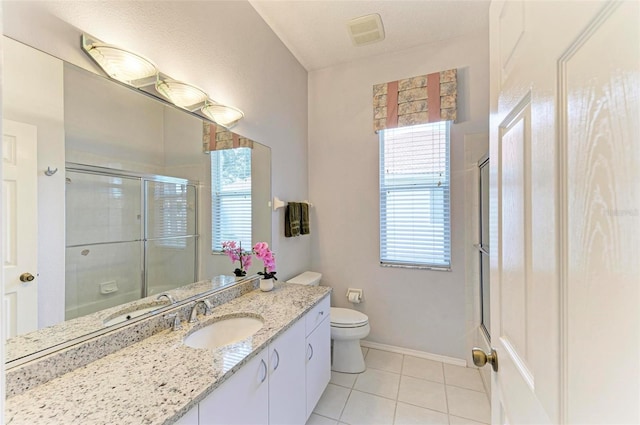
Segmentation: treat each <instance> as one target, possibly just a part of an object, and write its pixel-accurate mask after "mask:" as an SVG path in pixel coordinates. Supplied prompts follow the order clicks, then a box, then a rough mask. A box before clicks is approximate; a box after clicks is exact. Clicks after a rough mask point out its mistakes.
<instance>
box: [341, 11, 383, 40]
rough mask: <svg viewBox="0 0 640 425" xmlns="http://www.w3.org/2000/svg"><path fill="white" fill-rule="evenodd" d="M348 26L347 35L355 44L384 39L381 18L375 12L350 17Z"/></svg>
mask: <svg viewBox="0 0 640 425" xmlns="http://www.w3.org/2000/svg"><path fill="white" fill-rule="evenodd" d="M348 26H349V35H350V36H351V40H352V41H353V44H355V45H356V46H363V45H365V44H370V43H375V42H377V41H382V40H384V27H383V26H382V18H380V15H378V14H377V13H373V14H371V15H367V16H361V17H359V18H355V19H351V20H350V21H349V22H348Z"/></svg>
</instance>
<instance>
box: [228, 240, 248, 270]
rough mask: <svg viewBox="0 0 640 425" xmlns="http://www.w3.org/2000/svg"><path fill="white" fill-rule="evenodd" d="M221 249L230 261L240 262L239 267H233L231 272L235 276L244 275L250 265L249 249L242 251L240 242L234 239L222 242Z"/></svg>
mask: <svg viewBox="0 0 640 425" xmlns="http://www.w3.org/2000/svg"><path fill="white" fill-rule="evenodd" d="M222 251H223V252H224V253H225V254H227V256H228V257H229V259H231V262H232V263H235V262H236V261H239V262H240V267H239V268H237V269H235V270H234V271H233V273H234V274H235V275H236V277H242V276H246V274H247V270H246V269H248V268H249V267H251V254H252V252H251V251H243V249H242V242H238V243H236V241H225V242H222Z"/></svg>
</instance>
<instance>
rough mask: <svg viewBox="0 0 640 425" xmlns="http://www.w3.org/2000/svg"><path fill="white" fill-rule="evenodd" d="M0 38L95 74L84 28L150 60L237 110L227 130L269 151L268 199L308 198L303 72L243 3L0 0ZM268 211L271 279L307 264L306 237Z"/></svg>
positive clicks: (305, 105)
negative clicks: (288, 230) (274, 264)
mask: <svg viewBox="0 0 640 425" xmlns="http://www.w3.org/2000/svg"><path fill="white" fill-rule="evenodd" d="M3 8H4V18H3V22H4V33H5V34H6V35H8V36H10V37H12V38H15V39H17V40H19V41H22V42H24V43H26V44H29V45H31V46H34V47H36V48H38V49H41V50H44V51H46V52H48V53H51V54H52V55H54V56H57V57H59V58H62V59H64V60H66V61H68V62H71V63H74V64H76V65H78V66H81V67H84V68H87V69H90V70H93V71H94V72H98V71H97V70H96V68H95V66H94V65H93V63H92V62H91V61H90V60H89V59H88V57H87V56H86V55H85V54H84V53H82V51H81V49H80V34H81V33H82V32H83V31H85V32H87V33H90V34H92V35H94V36H96V37H98V38H100V39H103V40H105V41H107V42H110V43H113V44H119V45H122V46H126V47H128V48H130V49H131V50H134V51H137V52H139V53H141V54H144V55H145V56H147V57H149V58H151V59H152V60H153V61H154V62H156V64H158V66H159V67H160V69H161V70H162V71H163V72H165V73H167V74H169V75H171V76H172V77H174V78H177V79H183V80H185V81H188V82H191V83H192V84H195V85H197V86H200V87H202V88H203V89H204V90H205V91H206V92H207V93H209V94H210V95H211V96H212V97H213V98H214V99H216V100H218V101H221V102H227V103H229V104H231V105H234V106H236V107H238V108H240V109H242V110H243V111H244V113H245V119H244V120H243V121H242V122H241V123H240V124H239V125H238V126H237V127H236V128H235V129H234V131H236V132H238V133H240V134H242V135H244V136H246V137H249V138H251V139H253V140H256V141H258V142H261V143H263V144H266V145H268V146H270V147H271V149H272V152H271V155H272V190H273V194H275V195H277V196H279V197H280V198H283V199H287V200H298V199H306V198H308V197H309V196H308V176H307V73H306V71H305V70H304V68H303V67H302V66H301V65H300V64H299V63H298V62H297V60H296V59H295V58H294V57H293V55H292V54H291V53H290V52H289V51H288V50H287V49H286V47H285V46H284V45H283V44H282V42H281V41H280V40H279V39H278V38H277V37H276V36H275V34H273V32H272V31H271V29H270V28H269V27H268V26H267V25H266V23H265V22H264V21H263V20H262V19H261V18H260V16H259V15H258V14H257V13H256V12H255V10H254V9H253V8H252V7H251V5H250V4H249V3H248V2H245V1H228V2H224V1H221V2H135V1H123V2H84V1H51V2H3ZM283 221H284V219H283V216H282V210H280V211H279V212H278V213H277V214H275V213H274V214H273V216H272V223H273V241H272V242H273V243H272V246H273V248H274V250H275V251H276V253H277V256H278V260H279V261H278V275H279V276H282V277H285V278H286V277H289V276H291V275H293V274H294V273H296V272H298V271H300V270H304V269H307V268H308V267H309V264H310V238H309V237H305V238H302V237H301V238H295V240H289V239H286V240H285V238H284V230H283V224H284V223H283Z"/></svg>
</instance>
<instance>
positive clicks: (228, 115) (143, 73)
mask: <svg viewBox="0 0 640 425" xmlns="http://www.w3.org/2000/svg"><path fill="white" fill-rule="evenodd" d="M82 49H83V50H84V51H85V53H86V54H87V55H89V56H90V57H91V59H93V60H94V61H95V62H96V63H97V64H98V65H99V66H100V68H102V70H103V71H104V72H105V73H106V74H107V75H108V76H109V77H111V78H113V79H115V80H118V81H121V82H123V83H126V84H128V85H130V86H133V87H135V88H137V89H139V90H141V91H143V92H145V93H147V94H150V95H153V96H155V97H160V96H161V97H160V98H162V99H167V100H168V101H169V102H171V103H173V104H174V105H176V106H178V107H180V108H184V109H186V110H187V111H189V112H191V113H193V114H195V115H197V116H198V117H200V118H205V117H206V119H209V120H211V121H214V122H215V123H216V124H220V125H221V126H223V127H226V128H231V127H233V126H234V125H236V124H237V123H238V121H240V119H242V118H243V117H244V113H243V112H242V111H241V110H239V109H237V108H234V107H232V106H226V105H222V104H220V103H218V102H216V101H214V100H212V99H209V97H208V96H207V94H206V93H205V92H204V91H202V90H201V89H199V88H198V87H196V86H193V85H191V84H188V83H184V82H182V81H178V80H174V79H173V78H171V77H169V76H168V75H165V74H163V73H161V72H160V71H159V70H158V68H157V67H156V66H155V64H154V63H153V62H151V61H150V60H149V59H147V58H145V57H143V56H140V55H138V54H135V53H133V52H130V51H128V50H126V49H123V48H122V47H118V46H114V45H111V44H106V43H103V42H102V41H100V40H98V39H96V38H94V37H92V36H90V35H88V34H82ZM152 87H155V90H154V89H153V88H152ZM158 95H160V96H158Z"/></svg>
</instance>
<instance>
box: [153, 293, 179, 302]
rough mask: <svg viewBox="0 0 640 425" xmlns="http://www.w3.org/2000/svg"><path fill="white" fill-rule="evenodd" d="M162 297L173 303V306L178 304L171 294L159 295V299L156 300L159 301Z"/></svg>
mask: <svg viewBox="0 0 640 425" xmlns="http://www.w3.org/2000/svg"><path fill="white" fill-rule="evenodd" d="M162 297H167V299H168V300H169V303H171V304H175V303H176V299H175V298H173V297H172V296H171V294H160V295H158V298H156V300H159V299H160V298H162Z"/></svg>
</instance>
